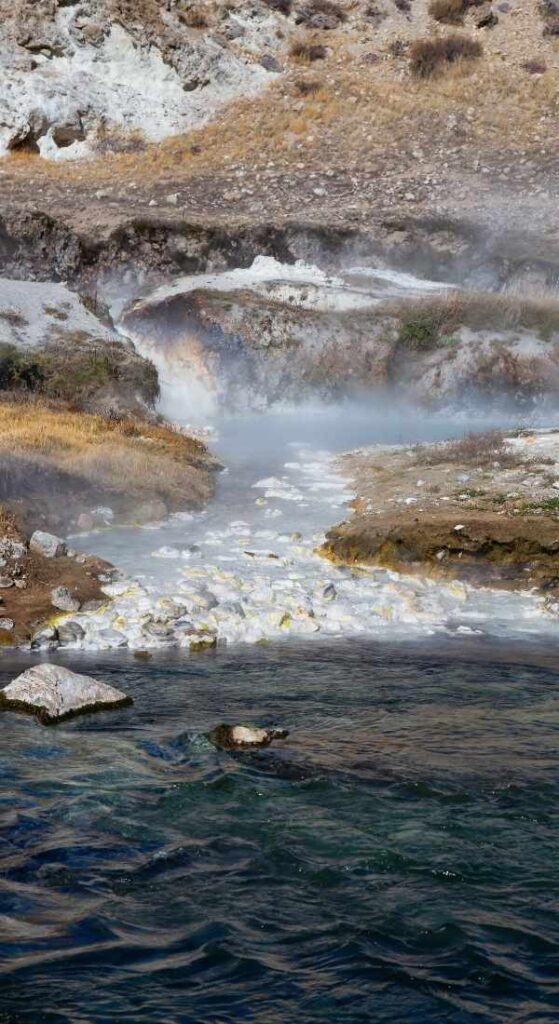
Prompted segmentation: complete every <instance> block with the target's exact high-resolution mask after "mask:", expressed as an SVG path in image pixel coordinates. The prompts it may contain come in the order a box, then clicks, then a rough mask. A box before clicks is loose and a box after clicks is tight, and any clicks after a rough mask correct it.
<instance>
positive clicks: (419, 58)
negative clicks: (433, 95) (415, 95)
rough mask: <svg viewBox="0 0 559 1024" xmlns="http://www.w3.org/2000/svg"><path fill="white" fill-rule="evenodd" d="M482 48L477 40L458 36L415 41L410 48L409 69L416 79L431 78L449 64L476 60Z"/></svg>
mask: <svg viewBox="0 0 559 1024" xmlns="http://www.w3.org/2000/svg"><path fill="white" fill-rule="evenodd" d="M482 53H483V48H482V45H481V43H479V42H478V41H477V39H471V38H470V36H463V35H458V34H453V35H448V36H435V37H434V38H433V39H417V40H416V41H415V42H414V43H412V45H411V47H410V69H411V72H412V74H413V75H414V76H415V77H416V78H432V77H433V76H434V75H435V74H437V72H440V71H442V70H443V69H444V68H445V67H448V66H449V65H450V64H454V63H456V61H462V60H476V59H477V58H478V57H481V55H482Z"/></svg>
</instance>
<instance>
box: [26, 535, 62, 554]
mask: <svg viewBox="0 0 559 1024" xmlns="http://www.w3.org/2000/svg"><path fill="white" fill-rule="evenodd" d="M29 547H30V549H31V551H36V552H37V554H38V555H44V557H45V558H59V557H60V556H61V555H64V554H66V545H65V543H64V541H63V540H62V538H61V537H56V536H55V534H54V533H45V531H44V530H35V533H34V534H32V536H31V540H30V541H29Z"/></svg>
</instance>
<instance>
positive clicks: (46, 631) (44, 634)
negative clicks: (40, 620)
mask: <svg viewBox="0 0 559 1024" xmlns="http://www.w3.org/2000/svg"><path fill="white" fill-rule="evenodd" d="M31 647H32V648H33V649H39V648H54V647H58V630H57V629H56V628H55V627H54V626H44V627H43V629H38V630H37V632H36V633H34V634H33V636H32V637H31Z"/></svg>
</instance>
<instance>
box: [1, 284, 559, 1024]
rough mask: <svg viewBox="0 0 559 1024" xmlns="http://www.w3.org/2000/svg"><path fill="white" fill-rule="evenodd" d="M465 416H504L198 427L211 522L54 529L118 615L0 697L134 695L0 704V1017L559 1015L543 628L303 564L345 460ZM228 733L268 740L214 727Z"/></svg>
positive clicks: (24, 661) (525, 1023) (192, 1019)
mask: <svg viewBox="0 0 559 1024" xmlns="http://www.w3.org/2000/svg"><path fill="white" fill-rule="evenodd" d="M401 283H402V282H400V284H401ZM404 285H405V286H406V287H409V286H410V285H409V281H408V280H407V279H406V281H404V282H403V284H402V286H404ZM311 300H312V301H315V299H314V296H313V294H311V295H310V299H308V301H311ZM159 369H160V370H162V371H163V372H162V377H163V398H164V401H165V399H167V400H169V398H170V397H171V398H172V414H173V416H174V418H177V419H181V418H182V419H183V421H184V422H186V421H187V420H188V413H189V402H188V399H189V396H190V397H191V396H192V391H190V392H189V391H188V389H186V390H184V391H183V382H181V380H180V379H177V378H176V375H175V377H173V369H172V367H169V366H168V367H166V368H165V367H161V366H160V367H159ZM165 370H167V373H168V378H167V379H166V378H165ZM164 411H165V409H164ZM168 411H171V410H168ZM472 421H475V426H476V428H477V429H483V428H484V427H485V428H490V427H492V426H496V425H511V426H513V425H519V424H517V422H516V420H515V419H514V418H513V419H510V420H508V421H507V419H506V417H503V416H502V415H501V416H499V417H498V418H497V420H495V419H494V418H493V419H492V418H491V417H485V418H484V417H482V416H481V415H480V413H479V411H476V412H475V414H473V416H472V418H468V417H466V418H464V417H463V418H457V417H455V416H444V415H442V414H439V415H438V416H426V415H423V416H422V415H419V414H418V413H417V411H415V410H412V409H408V410H406V409H404V408H403V407H395V406H394V405H393V404H391V403H390V402H389V401H384V402H380V401H379V402H376V403H373V402H371V401H370V400H367V401H364V402H362V403H360V402H351V403H349V402H348V403H345V404H342V405H337V406H335V407H334V406H326V405H320V404H319V403H316V404H314V405H307V406H305V407H298V408H296V409H275V410H273V411H268V412H266V413H262V412H260V413H256V414H255V413H253V414H249V415H244V416H243V415H236V416H233V415H229V416H217V417H216V418H215V420H214V424H213V426H214V434H213V435H212V439H211V442H210V444H211V447H212V449H213V450H214V451H215V452H216V454H217V455H218V456H219V457H220V458H221V459H222V461H223V463H224V466H225V467H226V469H225V471H224V472H223V473H222V474H221V475H220V477H219V480H218V486H217V494H216V498H215V500H214V501H212V502H211V503H210V504H209V506H208V508H207V509H206V510H205V511H203V512H200V513H196V514H193V515H191V514H184V513H183V514H179V515H176V516H172V517H171V518H170V519H169V520H168V521H166V522H163V523H154V524H151V525H149V526H147V527H143V528H119V529H101V530H97V531H94V532H92V533H90V534H88V535H82V536H79V537H74V538H72V541H71V543H72V546H73V547H74V548H76V549H81V550H85V551H92V552H95V553H96V554H99V555H101V556H104V557H106V558H108V559H109V560H111V561H112V562H113V563H114V564H115V565H117V566H118V567H119V568H120V569H121V570H122V573H123V579H122V581H121V582H120V583H118V584H117V585H116V587H115V589H114V590H113V593H114V594H115V600H114V602H113V603H112V604H110V605H109V606H108V607H106V608H104V609H102V610H101V611H99V612H96V613H93V614H88V615H82V616H80V615H77V616H74V618H75V619H76V620H77V621H78V622H79V623H81V629H83V634H81V635H79V636H78V638H77V640H76V642H75V644H73V645H70V646H69V647H68V649H60V650H58V651H56V653H49V652H48V651H39V652H32V653H24V652H18V653H15V654H13V655H7V654H5V655H4V656H3V658H2V661H1V663H0V686H2V685H4V684H6V683H7V682H9V681H10V680H11V679H12V678H13V677H14V676H15V675H16V674H17V673H18V672H20V671H22V670H23V669H25V668H27V667H28V666H29V665H30V664H33V663H36V661H37V660H38V659H44V658H46V659H48V658H52V659H53V660H56V662H57V663H61V664H64V665H66V666H68V667H70V668H72V669H75V670H76V671H80V672H85V673H88V674H91V675H94V676H95V677H96V678H99V679H103V680H104V681H106V682H108V683H109V684H112V685H113V686H116V687H117V688H118V689H121V690H123V691H124V692H126V693H127V694H130V695H131V696H132V697H133V699H134V704H133V706H132V707H127V708H124V709H122V710H118V711H112V712H110V713H108V712H107V713H99V714H96V715H91V716H86V717H84V718H81V719H76V720H73V721H68V722H64V723H63V724H61V725H58V726H56V727H51V728H44V727H43V726H41V725H40V724H39V723H38V722H37V721H36V720H35V719H34V718H31V717H26V716H24V715H16V714H14V713H11V712H4V713H3V716H2V721H3V726H4V729H3V742H2V746H1V749H0V775H1V777H2V786H1V789H0V822H1V828H0V1024H117V1022H119V1024H155V1022H157V1024H234V1022H239V1021H247V1022H249V1021H250V1022H253V1024H276V1022H277V1024H326V1022H333V1021H336V1022H339V1024H371V1022H374V1024H408V1022H409V1024H412V1022H413V1024H478V1022H479V1024H481V1022H484V1024H551V1022H552V1021H558V1020H559V981H558V978H559V914H558V906H559V861H558V858H557V827H558V825H559V799H558V781H559V779H558V768H557V741H558V737H559V696H558V694H559V690H558V682H559V668H558V661H557V642H558V638H559V631H558V627H557V621H556V619H555V618H553V617H552V616H551V615H548V614H546V612H545V608H544V607H543V604H542V602H541V601H540V600H539V599H538V598H537V597H535V596H534V595H530V594H517V595H514V594H509V593H505V592H500V593H499V592H496V591H490V590H485V591H483V590H474V589H472V588H470V587H465V586H464V585H462V584H456V583H454V584H453V583H452V582H448V583H440V582H435V581H432V580H421V579H419V578H411V577H403V576H398V575H397V574H395V573H390V572H387V571H381V570H375V571H370V572H365V573H360V572H352V571H349V570H346V569H342V568H335V567H333V566H332V565H330V564H329V563H328V562H326V561H325V560H324V559H321V558H320V557H319V555H318V554H317V553H316V550H315V549H316V547H317V546H318V545H320V543H321V540H322V538H323V537H324V532H325V530H327V529H328V528H329V527H330V526H332V525H333V524H334V523H336V522H338V521H340V520H341V519H344V518H346V517H347V515H348V514H349V509H348V502H349V501H350V500H351V498H352V496H353V495H352V490H351V486H350V483H349V482H348V481H347V480H345V479H344V478H343V477H342V476H341V475H340V471H339V468H338V467H337V465H336V463H335V461H334V457H335V455H336V454H337V453H339V452H342V451H345V450H348V449H350V448H354V447H355V446H359V445H367V444H374V443H377V444H393V443H404V444H413V443H415V442H417V441H421V440H442V439H445V438H448V437H452V436H460V435H461V434H464V433H465V432H466V431H467V430H468V429H471V424H472ZM457 473H459V469H457ZM414 493H415V492H414ZM414 500H417V494H415V498H414ZM106 518H107V523H108V524H109V525H110V512H109V511H107V513H106ZM193 628H194V630H195V631H196V633H197V635H199V634H203V633H204V631H205V632H206V633H207V635H208V638H209V639H210V640H211V641H212V642H214V641H217V643H216V646H214V647H211V648H208V649H205V650H199V651H197V652H196V653H194V651H192V650H190V649H189V648H190V639H191V636H192V629H193ZM139 649H141V650H142V651H144V652H146V651H149V660H145V655H144V657H142V658H141V659H140V658H137V657H135V656H134V652H135V651H136V654H137V653H138V650H139ZM247 721H248V722H254V723H257V724H258V725H262V726H267V725H278V726H281V727H284V728H286V729H288V730H289V731H290V735H289V737H288V738H287V740H285V741H282V742H278V743H275V744H274V745H273V746H272V747H270V748H268V749H265V750H261V751H256V752H251V753H247V752H235V753H233V754H232V753H226V752H223V751H218V750H217V749H216V748H215V747H213V746H212V745H211V744H210V743H209V741H208V740H207V739H206V736H205V734H206V733H207V732H208V730H210V729H211V728H213V727H214V726H216V725H218V724H219V723H222V722H229V723H239V722H247Z"/></svg>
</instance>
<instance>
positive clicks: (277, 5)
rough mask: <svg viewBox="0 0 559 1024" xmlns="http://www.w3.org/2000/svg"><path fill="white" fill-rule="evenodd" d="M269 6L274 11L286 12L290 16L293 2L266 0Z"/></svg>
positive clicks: (286, 15) (287, 0)
mask: <svg viewBox="0 0 559 1024" xmlns="http://www.w3.org/2000/svg"><path fill="white" fill-rule="evenodd" d="M264 3H265V4H266V6H267V7H271V9H272V10H273V11H278V12H279V13H280V14H285V17H286V18H288V17H289V15H290V14H291V7H292V3H291V0H264Z"/></svg>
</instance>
